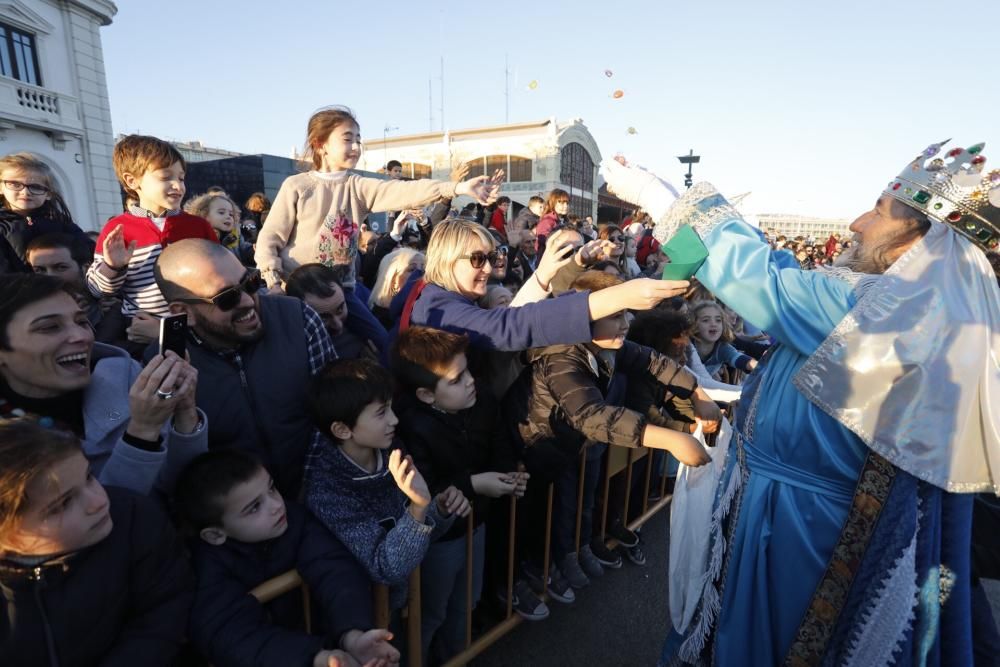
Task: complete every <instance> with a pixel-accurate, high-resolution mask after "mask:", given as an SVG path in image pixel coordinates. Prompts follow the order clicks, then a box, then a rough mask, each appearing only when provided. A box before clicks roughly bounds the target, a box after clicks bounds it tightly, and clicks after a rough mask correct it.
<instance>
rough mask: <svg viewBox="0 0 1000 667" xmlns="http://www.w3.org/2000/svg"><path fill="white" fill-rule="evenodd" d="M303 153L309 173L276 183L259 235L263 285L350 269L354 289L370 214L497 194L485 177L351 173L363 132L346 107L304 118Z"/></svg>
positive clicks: (483, 199) (487, 198)
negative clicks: (321, 268)
mask: <svg viewBox="0 0 1000 667" xmlns="http://www.w3.org/2000/svg"><path fill="white" fill-rule="evenodd" d="M306 153H307V155H311V157H312V163H313V170H312V171H309V172H306V173H304V174H297V175H295V176H289V177H288V178H287V179H285V182H284V183H282V184H281V189H280V190H279V191H278V196H277V197H276V198H275V200H274V204H273V205H272V206H271V212H270V213H269V214H268V218H267V221H266V222H265V223H264V226H263V228H262V229H261V230H260V234H259V236H258V237H257V249H256V254H255V259H256V261H257V267H258V268H259V269H260V271H261V273H262V275H263V277H264V280H266V281H267V285H268V287H274V286H276V285H280V284H281V281H282V279H283V278H284V277H285V276H287V275H288V274H290V273H291V272H292V271H294V270H295V269H296V268H298V267H299V266H300V265H302V264H308V263H310V262H320V263H323V264H327V265H330V266H332V265H335V264H343V265H347V266H348V267H350V273H349V277H348V278H347V279H346V280H345V286H350V285H353V276H354V271H353V269H354V263H355V258H356V256H357V252H358V234H359V229H360V225H361V222H362V221H363V220H364V219H365V216H367V215H368V214H369V213H370V212H373V211H374V212H379V211H399V210H405V209H412V208H419V207H421V206H423V205H425V204H429V203H431V202H434V201H437V200H438V199H452V198H454V197H459V196H462V195H469V196H470V197H472V198H473V199H474V200H476V201H478V202H479V203H481V204H486V203H488V202H489V201H490V200H491V199H493V198H495V197H496V193H497V190H498V189H499V186H498V184H495V183H492V182H491V181H489V180H488V179H487V177H486V176H479V177H477V178H473V179H470V180H467V181H463V182H461V183H457V184H456V183H452V182H448V181H432V180H417V181H393V180H389V181H384V180H381V179H377V178H365V177H363V176H359V175H357V174H354V173H352V172H351V170H352V169H354V167H355V166H357V164H358V158H360V157H361V130H360V127H359V126H358V121H357V119H356V118H355V117H354V114H353V113H352V112H351V110H350V109H347V108H346V107H328V108H325V109H321V110H320V111H317V112H316V113H314V114H313V115H312V117H311V118H310V119H309V125H308V127H307V129H306Z"/></svg>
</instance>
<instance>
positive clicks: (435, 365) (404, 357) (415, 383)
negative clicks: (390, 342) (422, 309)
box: [392, 327, 469, 391]
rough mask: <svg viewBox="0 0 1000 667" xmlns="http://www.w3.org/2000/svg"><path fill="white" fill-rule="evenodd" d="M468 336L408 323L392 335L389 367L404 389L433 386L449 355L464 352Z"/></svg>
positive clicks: (432, 388)
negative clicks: (404, 329) (397, 333)
mask: <svg viewBox="0 0 1000 667" xmlns="http://www.w3.org/2000/svg"><path fill="white" fill-rule="evenodd" d="M468 347H469V337H468V336H467V335H465V334H462V335H458V334H453V333H450V332H448V331H440V330H438V329H431V328H429V327H409V328H408V329H406V331H403V332H402V333H400V334H399V336H398V337H397V338H396V343H395V345H394V346H393V349H392V371H393V373H394V374H395V376H396V380H397V381H398V382H399V383H400V384H401V385H402V386H404V387H406V388H407V389H430V390H431V391H433V390H434V388H435V387H437V383H438V380H440V379H441V377H442V373H444V371H445V369H446V368H447V367H448V364H450V363H451V361H452V359H454V358H455V357H457V356H458V355H460V354H464V353H465V351H466V349H468Z"/></svg>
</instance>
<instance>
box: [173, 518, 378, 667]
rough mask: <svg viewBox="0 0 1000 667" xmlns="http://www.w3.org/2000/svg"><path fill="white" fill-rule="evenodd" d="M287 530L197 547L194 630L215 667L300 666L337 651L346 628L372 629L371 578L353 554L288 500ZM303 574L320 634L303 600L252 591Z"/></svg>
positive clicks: (192, 637)
mask: <svg viewBox="0 0 1000 667" xmlns="http://www.w3.org/2000/svg"><path fill="white" fill-rule="evenodd" d="M285 508H286V511H287V513H288V528H287V530H286V531H285V533H284V535H282V536H281V537H278V538H276V539H273V540H269V541H267V542H260V543H257V544H246V543H243V542H236V541H232V540H229V541H227V542H225V543H224V544H222V545H220V546H212V545H210V544H207V543H205V542H203V541H201V540H198V541H197V543H196V544H194V545H193V548H192V551H193V558H194V566H195V570H196V572H197V575H198V592H197V595H196V597H195V604H194V608H193V609H192V612H191V624H190V628H189V630H188V633H189V635H190V637H191V639H192V641H194V642H195V643H196V644H197V645H198V647H199V649H200V650H201V651H202V652H203V653H204V654H205V655H206V656H207V657H208V658H209V660H211V662H212V664H213V665H215V667H225V666H227V665H233V666H239V667H249V666H250V665H260V666H262V667H263V666H267V665H288V666H293V665H301V666H302V667H310V666H311V665H312V660H313V658H314V657H315V655H316V654H317V653H319V652H320V651H321V650H323V649H324V648H326V649H335V648H337V647H338V646H339V644H340V638H341V636H342V635H343V634H344V633H345V632H347V631H348V630H353V629H357V630H361V631H367V630H368V629H370V628H372V627H374V621H373V619H372V593H371V585H370V582H369V579H368V574H367V573H366V572H365V570H364V568H362V567H361V565H360V564H359V563H358V561H357V560H355V558H354V556H353V555H352V554H351V552H350V551H348V550H347V547H345V546H344V545H343V544H341V542H340V541H339V540H338V539H337V538H336V537H334V536H333V535H332V534H331V533H330V532H329V531H328V530H327V529H326V528H325V527H324V526H323V524H321V523H320V522H319V521H318V520H316V519H315V518H314V517H313V516H312V515H311V514H309V512H308V511H306V510H305V509H304V508H303V507H301V506H299V505H296V504H293V503H286V505H285ZM291 569H297V570H298V572H299V574H300V575H301V576H302V579H303V580H304V581H305V582H306V585H307V586H308V587H309V592H310V594H311V596H312V600H313V608H314V609H315V610H317V611H318V612H319V613H320V615H321V616H322V619H323V621H322V626H313V629H314V630H319V631H320V634H319V635H318V636H314V635H309V634H306V632H305V631H304V630H302V628H304V627H305V626H304V625H303V621H304V619H303V617H302V598H301V596H299V595H298V594H297V593H296V594H291V593H289V594H285V595H282V596H281V597H279V598H277V599H275V600H273V601H272V602H270V603H268V604H267V605H262V604H260V603H259V602H257V600H256V598H254V597H253V596H251V595H248V592H249V591H250V590H251V589H253V588H254V587H256V586H258V585H260V584H261V583H263V582H265V581H267V580H268V579H271V578H273V577H275V576H277V575H279V574H282V573H284V572H287V571H288V570H291Z"/></svg>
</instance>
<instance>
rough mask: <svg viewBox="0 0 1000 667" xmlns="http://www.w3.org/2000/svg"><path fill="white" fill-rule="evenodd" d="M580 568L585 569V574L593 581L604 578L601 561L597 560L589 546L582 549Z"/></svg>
mask: <svg viewBox="0 0 1000 667" xmlns="http://www.w3.org/2000/svg"><path fill="white" fill-rule="evenodd" d="M580 567H581V568H582V569H583V573H584V574H586V575H587V576H588V577H589V578H591V579H596V578H598V577H603V576H604V568H603V567H602V566H601V561H599V560H597V556H595V555H594V552H593V551H591V550H590V545H589V544H585V545H583V546H582V547H580Z"/></svg>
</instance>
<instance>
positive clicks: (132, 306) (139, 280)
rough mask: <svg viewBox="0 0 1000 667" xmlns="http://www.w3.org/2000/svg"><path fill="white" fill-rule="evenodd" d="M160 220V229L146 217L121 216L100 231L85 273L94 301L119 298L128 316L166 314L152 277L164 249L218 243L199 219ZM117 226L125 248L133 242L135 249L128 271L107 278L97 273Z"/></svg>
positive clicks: (182, 215) (183, 216)
mask: <svg viewBox="0 0 1000 667" xmlns="http://www.w3.org/2000/svg"><path fill="white" fill-rule="evenodd" d="M162 220H163V226H162V227H160V226H158V225H157V224H156V223H155V222H154V221H153V220H152V219H150V218H144V217H140V216H138V215H134V214H132V213H122V214H121V215H119V216H117V217H114V218H111V220H109V221H108V224H106V225H104V229H102V230H101V235H100V236H98V237H97V247H96V248H95V249H94V263H93V264H91V265H90V269H88V270H87V287H88V288H90V291H91V293H92V294H93V295H94V296H96V297H98V298H100V297H102V296H121V299H122V312H123V313H124V314H125V315H127V316H129V317H132V316H133V315H135V314H136V313H137V312H139V311H142V312H146V313H150V314H152V315H156V316H157V317H163V316H164V315H166V314H167V313H168V308H167V302H166V301H165V300H164V298H163V294H161V293H160V288H159V287H158V286H157V284H156V280H155V279H154V277H153V267H154V266H155V265H156V260H157V258H159V256H160V253H162V252H163V249H164V248H165V247H167V246H168V245H170V244H171V243H173V242H174V241H180V240H181V239H206V240H209V241H212V242H214V243H218V242H219V236H218V235H217V234H216V233H215V230H214V229H212V226H211V225H210V224H208V222H207V221H206V220H204V219H203V218H199V217H197V216H194V215H189V214H187V213H177V214H175V215H168V216H167V217H166V218H163V219H162ZM118 225H122V226H123V228H124V230H123V231H124V232H125V234H124V236H125V238H124V241H125V246H126V247H127V246H128V245H129V244H130V243H132V242H133V241H134V242H135V244H136V247H135V252H133V253H132V259H131V260H129V263H128V269H126V270H125V271H123V272H121V273H119V274H118V275H116V276H114V277H111V278H109V277H108V276H106V275H104V273H102V272H101V271H100V268H101V267H102V266H104V239H106V238H107V236H108V234H110V233H111V232H112V231H113V230H114V229H115V228H116V227H118Z"/></svg>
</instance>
